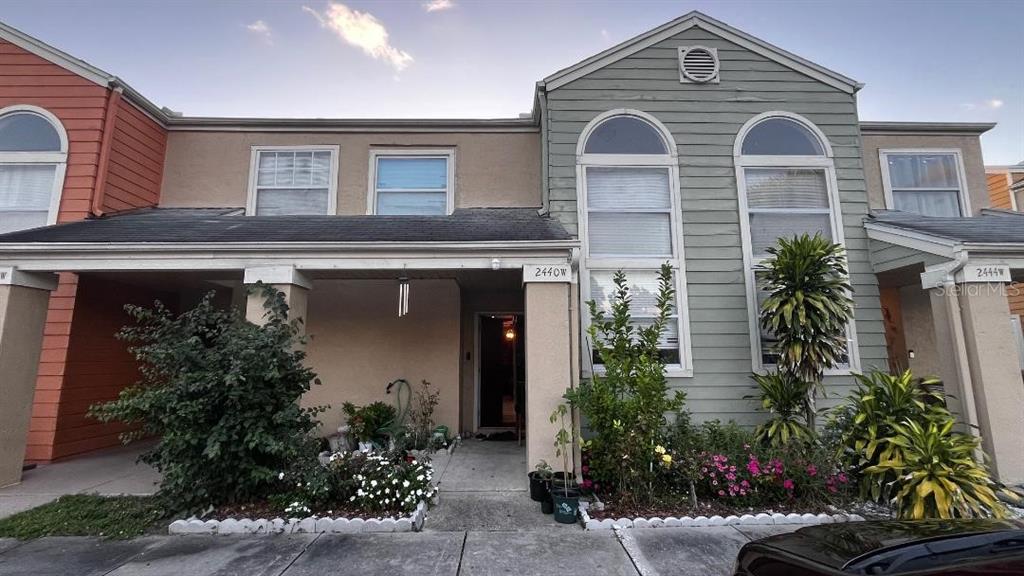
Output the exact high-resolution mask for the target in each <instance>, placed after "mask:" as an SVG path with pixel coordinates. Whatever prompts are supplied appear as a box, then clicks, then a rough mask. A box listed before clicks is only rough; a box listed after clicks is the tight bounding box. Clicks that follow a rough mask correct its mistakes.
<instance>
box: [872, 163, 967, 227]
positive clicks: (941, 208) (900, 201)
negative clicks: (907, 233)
mask: <svg viewBox="0 0 1024 576" xmlns="http://www.w3.org/2000/svg"><path fill="white" fill-rule="evenodd" d="M879 158H880V160H881V165H882V183H883V185H884V188H885V200H886V207H888V208H890V209H892V210H902V211H903V212H913V213H915V214H921V215H924V216H940V217H941V216H945V217H957V216H964V215H967V214H969V213H970V211H969V210H968V206H967V194H966V190H965V187H964V184H963V182H964V177H963V173H964V172H963V160H962V158H961V156H960V151H959V150H880V151H879Z"/></svg>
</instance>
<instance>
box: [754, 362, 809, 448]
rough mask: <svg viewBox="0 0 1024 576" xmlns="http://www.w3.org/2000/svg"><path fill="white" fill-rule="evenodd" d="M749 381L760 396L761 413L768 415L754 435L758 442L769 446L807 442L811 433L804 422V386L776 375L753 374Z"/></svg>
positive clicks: (790, 377) (788, 376) (797, 380)
mask: <svg viewBox="0 0 1024 576" xmlns="http://www.w3.org/2000/svg"><path fill="white" fill-rule="evenodd" d="M752 378H753V380H754V382H755V383H756V384H757V387H758V390H759V392H760V394H759V398H760V400H761V409H762V410H764V411H766V412H768V413H769V417H768V421H766V422H764V423H762V424H761V425H759V426H758V427H757V429H756V430H755V432H754V434H755V437H756V438H757V439H758V441H759V442H761V443H762V444H766V445H770V446H783V445H785V444H788V443H789V442H791V441H795V442H799V443H803V444H807V443H809V442H811V441H812V440H813V439H814V433H813V432H812V431H811V429H810V428H809V427H808V426H807V423H806V421H805V418H806V414H807V388H808V385H807V382H806V381H805V380H802V379H800V378H797V377H795V376H793V375H792V374H790V373H788V372H780V371H772V372H769V373H767V374H754V375H753V376H752Z"/></svg>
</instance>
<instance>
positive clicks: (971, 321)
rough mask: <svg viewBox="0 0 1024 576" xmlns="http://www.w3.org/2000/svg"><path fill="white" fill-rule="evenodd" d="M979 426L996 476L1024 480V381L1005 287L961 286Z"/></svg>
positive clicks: (1015, 481)
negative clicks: (1011, 325)
mask: <svg viewBox="0 0 1024 576" xmlns="http://www.w3.org/2000/svg"><path fill="white" fill-rule="evenodd" d="M957 287H958V288H961V290H960V291H959V292H960V293H959V298H960V311H961V317H962V318H963V328H964V341H965V344H966V346H965V347H966V351H967V359H968V363H969V365H970V377H971V383H972V389H973V391H974V403H975V407H976V410H977V416H978V425H979V427H980V428H981V435H982V442H983V447H984V448H985V452H987V453H988V454H989V456H991V457H992V467H993V471H994V472H995V474H996V475H997V476H998V477H999V479H1000V480H1001V481H1003V482H1004V483H1006V484H1019V483H1021V482H1024V443H1022V441H1021V440H1022V439H1024V381H1022V379H1021V371H1020V360H1019V359H1018V353H1017V345H1016V339H1015V338H1014V335H1013V330H1012V329H1011V328H1010V306H1009V303H1008V301H1007V299H1006V286H1005V285H1004V284H997V283H969V284H958V285H957Z"/></svg>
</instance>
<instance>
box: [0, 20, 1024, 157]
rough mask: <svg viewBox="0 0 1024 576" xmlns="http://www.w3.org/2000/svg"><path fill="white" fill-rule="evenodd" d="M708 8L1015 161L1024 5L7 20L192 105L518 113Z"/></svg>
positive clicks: (332, 113)
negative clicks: (986, 128)
mask: <svg viewBox="0 0 1024 576" xmlns="http://www.w3.org/2000/svg"><path fill="white" fill-rule="evenodd" d="M695 9H696V10H701V11H703V12H705V13H707V14H708V15H710V16H712V17H714V18H718V19H719V20H722V21H724V22H726V23H727V24H730V25H732V26H734V27H736V28H739V29H741V30H744V31H746V32H747V33H749V34H753V35H754V36H757V37H759V38H762V39H764V40H766V41H768V42H771V43H773V44H775V45H777V46H779V47H782V48H784V49H786V50H788V51H790V52H794V53H796V54H799V55H800V56H803V57H804V58H807V59H808V60H811V61H814V62H816V63H818V64H820V65H822V66H825V67H827V68H831V69H833V70H836V71H838V72H840V73H842V74H845V75H846V76H849V77H851V78H854V79H856V80H858V81H860V82H863V83H865V84H866V86H865V88H864V89H863V90H861V92H860V93H859V103H860V117H861V119H862V120H906V121H910V120H915V121H918V120H920V121H947V122H997V123H998V126H997V127H996V128H995V129H994V130H992V131H991V132H989V133H988V134H986V135H985V136H983V138H982V142H983V145H984V150H985V162H986V163H987V164H1014V163H1017V162H1020V161H1022V160H1024V43H1022V42H1021V32H1020V24H1021V22H1022V21H1024V2H1021V1H1016V2H1012V1H1002V2H962V3H961V2H944V1H934V0H933V1H930V2H910V1H906V2H835V3H832V2H721V1H720V2H667V1H666V2H627V1H617V2H553V1H552V2H482V1H470V0H417V1H408V2H406V1H393V2H357V1H345V2H333V1H328V0H300V1H295V2H292V1H275V2H220V3H213V2H185V1H175V0H172V1H170V2H167V1H161V2H148V1H145V0H124V1H103V2H86V1H74V2H47V1H44V0H30V1H19V0H6V1H5V2H4V3H3V4H2V5H0V20H3V21H4V22H7V23H8V24H10V25H12V26H14V27H16V28H19V29H20V30H22V31H24V32H26V33H28V34H31V35H33V36H35V37H37V38H40V39H41V40H43V41H45V42H47V43H50V44H52V45H54V46H56V47H58V48H60V49H62V50H64V51H66V52H68V53H70V54H72V55H73V56H76V57H78V58H81V59H83V60H86V61H87V62H89V63H91V64H93V65H95V66H98V67H100V68H102V69H104V70H106V71H107V72H110V73H112V74H115V75H117V76H119V77H121V78H122V79H124V80H125V81H127V82H128V83H129V84H131V85H132V86H133V87H134V88H135V89H137V90H139V91H140V92H142V93H143V94H144V95H145V96H146V97H147V98H149V99H150V100H152V101H153V102H155V103H157V104H158V105H161V106H167V107H169V108H171V109H174V110H177V111H181V112H184V113H185V114H188V115H213V116H277V117H350V118H357V117H392V118H394V117H454V118H458V117H467V118H483V117H514V116H516V115H518V114H519V113H521V112H527V111H529V110H530V107H531V105H532V90H533V86H534V83H535V82H536V81H537V80H540V79H541V78H543V77H545V76H547V75H548V74H550V73H552V72H554V71H556V70H558V69H560V68H564V67H565V66H569V65H571V64H573V63H575V62H577V61H579V60H581V59H583V58H586V57H587V56H590V55H592V54H595V53H597V52H600V51H602V50H604V49H606V48H608V47H610V46H612V45H614V44H617V43H619V42H621V41H623V40H626V39H628V38H630V37H632V36H635V35H637V34H640V33H643V32H644V31H646V30H649V29H651V28H654V27H656V26H658V25H660V24H662V23H664V22H666V21H669V20H671V19H673V18H675V17H677V16H680V15H682V14H684V13H686V12H688V11H690V10H695Z"/></svg>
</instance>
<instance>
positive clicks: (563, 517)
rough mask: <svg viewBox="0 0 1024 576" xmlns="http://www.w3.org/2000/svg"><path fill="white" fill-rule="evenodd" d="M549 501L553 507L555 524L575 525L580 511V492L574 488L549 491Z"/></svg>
mask: <svg viewBox="0 0 1024 576" xmlns="http://www.w3.org/2000/svg"><path fill="white" fill-rule="evenodd" d="M551 501H552V504H554V507H555V522H558V523H560V524H575V523H576V515H577V514H578V513H579V510H580V492H579V490H576V489H575V488H569V489H568V490H566V489H555V488H552V490H551Z"/></svg>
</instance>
